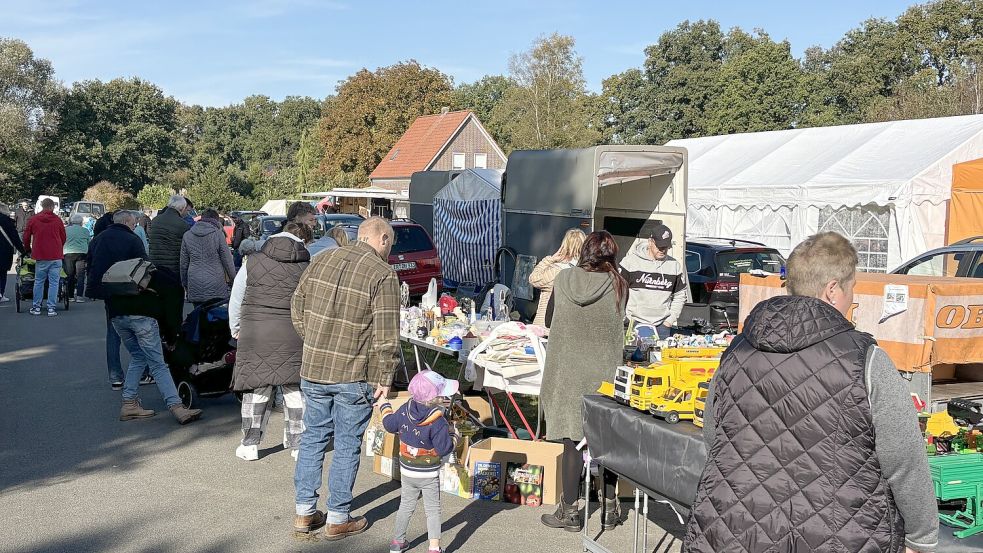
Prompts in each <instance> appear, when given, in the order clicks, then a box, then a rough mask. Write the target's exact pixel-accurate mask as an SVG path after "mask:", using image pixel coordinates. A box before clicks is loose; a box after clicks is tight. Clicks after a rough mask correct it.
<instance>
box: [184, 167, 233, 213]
mask: <svg viewBox="0 0 983 553" xmlns="http://www.w3.org/2000/svg"><path fill="white" fill-rule="evenodd" d="M188 196H189V197H190V198H191V199H192V201H194V203H195V206H196V209H198V210H199V211H200V210H201V209H204V208H206V207H212V208H215V209H217V210H219V211H221V212H227V211H231V210H233V209H240V208H242V207H243V206H244V205H245V204H246V199H245V198H243V197H242V196H240V195H239V194H237V193H235V191H233V190H232V189H231V188H230V187H229V178H228V175H227V174H226V173H225V171H223V170H222V168H221V167H220V166H219V165H218V163H213V164H211V165H209V166H208V167H207V168H206V169H205V172H204V173H203V174H201V175H200V176H199V177H197V179H196V180H195V181H194V182H193V183H192V185H191V186H190V187H189V188H188Z"/></svg>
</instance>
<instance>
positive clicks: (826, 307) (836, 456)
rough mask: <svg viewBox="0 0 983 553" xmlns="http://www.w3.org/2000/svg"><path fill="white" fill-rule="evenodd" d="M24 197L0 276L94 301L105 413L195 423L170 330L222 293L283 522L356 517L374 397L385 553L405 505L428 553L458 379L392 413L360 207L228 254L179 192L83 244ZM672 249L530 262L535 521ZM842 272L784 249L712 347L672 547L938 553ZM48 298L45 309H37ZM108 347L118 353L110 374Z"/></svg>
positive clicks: (835, 259) (672, 272) (576, 468)
mask: <svg viewBox="0 0 983 553" xmlns="http://www.w3.org/2000/svg"><path fill="white" fill-rule="evenodd" d="M41 206H42V208H43V210H42V212H41V213H39V214H38V215H36V216H34V217H31V218H30V219H29V220H27V221H26V224H25V226H24V229H23V232H18V231H17V229H16V228H14V227H13V225H14V224H15V221H12V220H11V219H10V218H9V217H7V216H3V217H0V230H2V231H3V237H4V238H5V239H6V240H4V241H3V242H0V248H2V249H0V269H4V266H3V265H4V263H7V266H6V268H7V269H9V266H10V265H9V262H10V257H11V255H12V254H13V252H20V253H21V254H27V253H30V255H32V257H33V259H34V260H35V263H36V281H35V293H34V299H33V302H34V303H33V306H32V310H31V312H32V313H33V314H35V315H38V314H41V312H42V299H43V297H44V294H43V288H42V289H41V290H40V291H39V289H38V287H39V286H41V287H43V286H44V283H45V282H47V283H48V285H49V286H51V283H52V282H54V287H53V288H49V290H57V279H58V278H59V275H60V272H61V269H62V263H63V262H64V264H65V267H66V274H68V275H69V277H68V278H69V281H70V282H69V288H70V289H71V290H74V292H72V293H73V294H74V296H75V297H77V298H79V299H81V297H82V296H83V295H84V296H86V297H90V298H95V299H101V300H104V305H105V313H106V323H107V331H106V332H107V334H106V353H107V366H108V373H109V383H110V385H111V387H112V388H113V389H114V390H121V391H122V400H121V403H122V405H121V411H120V420H124V421H126V420H134V419H141V418H146V417H150V416H153V415H154V414H155V413H154V412H153V411H152V410H150V409H145V408H144V407H143V406H142V405H141V403H140V398H139V394H138V391H139V386H140V384H142V383H150V382H155V383H156V385H157V388H158V390H159V392H160V394H161V396H162V398H163V400H164V403H165V405H166V406H167V408H168V409H169V410H170V411H171V412H172V413H173V415H174V417H175V418H176V419H177V421H178V422H179V423H181V424H186V423H188V422H191V421H194V420H196V419H198V418H199V417H200V416H201V414H202V413H201V411H200V410H198V409H189V408H186V407H185V406H184V405H183V404H182V403H181V400H180V399H179V398H178V395H177V392H176V390H175V386H174V381H173V379H172V378H171V375H170V372H169V370H168V367H167V364H166V362H165V360H164V357H165V356H164V353H163V352H164V350H165V348H168V347H169V345H171V344H173V343H174V340H175V338H176V336H177V333H178V332H179V331H180V325H181V321H182V316H183V312H184V303H185V301H186V300H187V301H189V302H191V303H193V304H195V305H202V304H208V303H210V302H216V301H221V302H227V303H228V306H229V327H230V332H231V335H232V337H233V338H234V339H236V340H237V346H238V351H237V360H236V363H235V368H234V372H233V380H232V384H231V386H232V388H233V389H234V390H236V391H239V392H242V394H243V396H242V411H241V431H242V438H241V441H240V444H239V445H238V447H237V448H236V450H235V455H236V457H238V458H239V459H242V460H245V461H254V460H257V459H258V458H259V457H260V455H259V447H260V444H261V442H262V438H263V435H264V433H265V431H266V426H267V423H268V419H269V417H270V414H271V412H272V410H273V404H274V403H275V402H276V401H277V399H276V398H278V397H280V398H282V403H283V412H284V419H285V421H284V430H283V447H284V448H285V449H287V450H289V451H290V453H291V455H292V456H293V458H294V459H295V460H296V467H295V473H294V484H295V503H294V507H295V516H294V519H293V530H294V531H295V532H298V533H310V532H314V531H316V530H319V529H321V528H322V527H323V532H322V536H323V538H324V539H327V540H340V539H344V538H346V537H348V536H352V535H356V534H359V533H361V532H364V531H365V530H366V528H367V527H368V526H369V524H370V521H368V520H366V519H365V518H364V517H362V516H357V515H355V514H354V513H352V510H351V509H352V503H353V492H352V490H353V489H354V484H355V478H356V473H357V471H358V468H359V463H360V451H361V447H362V440H363V436H364V434H365V431H366V427H367V426H368V424H369V420H370V418H371V416H372V412H373V409H374V408H379V409H380V410H381V415H382V416H383V419H382V422H383V425H384V426H385V428H386V430H388V431H389V432H393V433H396V434H398V436H399V441H400V444H401V445H400V452H399V462H400V465H401V467H402V478H401V488H402V491H401V503H400V508H399V512H398V514H397V518H396V527H395V528H394V531H393V539H392V541H391V542H390V551H392V552H402V551H405V550H406V549H407V547H408V545H407V544H408V542H407V540H406V531H407V525H408V520H409V517H410V516H411V515H412V513H413V511H414V509H415V507H416V505H417V503H418V501H419V499H420V497H422V498H423V502H424V509H425V511H426V517H427V530H428V539H429V551H431V552H439V551H441V549H440V531H441V529H440V526H441V524H440V523H441V519H440V492H439V483H438V480H437V479H438V469H439V466H440V459H441V457H443V456H445V455H447V454H448V453H450V452H451V451H452V450H453V448H454V446H455V444H456V441H457V440H459V439H460V436H458V435H457V434H456V432H455V431H454V429H453V426H451V425H448V423H447V421H446V420H445V418H444V416H443V411H442V409H441V408H440V405H441V404H442V402H443V399H442V398H445V397H448V396H452V395H454V394H455V393H457V383H456V381H451V380H447V379H444V378H443V377H442V376H440V375H439V374H437V373H435V372H433V371H429V370H424V371H420V372H418V373H417V374H416V375H415V376H414V377H413V379H412V380H411V382H410V385H409V388H410V395H411V399H410V401H408V402H407V403H406V404H404V405H403V406H401V407H400V408H399V409H393V408H392V406H390V405H389V404H388V403H386V397H387V396H388V395H389V389H390V386H391V385H392V382H393V377H394V375H395V373H396V370H397V367H398V363H399V359H400V355H399V348H400V342H399V308H400V293H399V280H398V278H397V275H396V273H395V272H394V271H393V269H392V267H391V266H390V265H389V263H388V256H389V253H390V250H391V248H392V246H393V241H394V238H395V237H394V232H393V229H392V226H391V225H390V224H389V222H388V221H387V220H385V219H383V218H380V217H371V218H369V219H366V220H365V221H364V222H362V224H361V225H360V226H359V228H358V239H357V241H355V242H354V243H350V244H349V243H348V237H347V235H346V234H345V233H344V232H343V231H341V229H336V230H338V231H341V232H330V233H328V234H327V235H325V236H323V237H321V238H319V239H317V240H315V238H314V232H313V228H314V224H315V222H314V216H315V212H314V209H313V207H311V206H310V205H309V204H305V203H301V202H298V203H296V204H294V205H292V206H291V208H290V211H289V212H288V216H287V221H286V222H285V223H284V225H283V228H282V230H281V232H279V233H276V234H273V235H272V236H270V237H269V238H268V239H266V240H265V241H261V240H259V239H256V238H252V237H243V238H240V239H238V240H237V242H238V244H237V246H238V252H237V253H238V255H237V256H236V258H234V257H233V255H232V253H231V251H230V249H229V247H228V245H227V244H226V242H225V237H224V233H223V232H222V224H221V220H220V218H219V215H218V213H217V212H215V211H214V210H211V209H205V210H204V211H203V212H202V215H201V218H200V219H199V220H198V221H192V222H191V223H190V224H189V222H188V220H187V219H188V213H189V210H190V206H191V204H190V201H189V200H188V199H187V198H184V197H183V196H180V195H175V196H173V197H171V199H170V201H169V203H168V206H167V207H166V208H165V209H164V210H162V211H161V212H160V213H159V214H158V215H157V216H156V217H155V218H154V219H153V221H152V222H151V224H150V225H149V231H148V232H146V240H144V239H143V238H141V236H139V235H138V232H137V230H136V229H138V228H141V227H140V225H138V215H139V214H135V213H133V212H130V211H117V212H115V213H112V214H107V217H108V218H109V220H108V221H107V222H106V224H104V225H103V226H102V227H101V228H99V225H96V227H97V229H96V232H95V235H94V236H93V237H92V239H91V240H90V239H89V237H88V236H87V233H85V232H84V229H83V228H82V227H81V226H80V225H79V221H77V220H72V221H70V224H69V226H68V229H67V230H66V228H65V226H64V225H63V224H62V222H61V221H60V219H58V218H57V216H56V215H54V213H53V207H54V206H53V204H52V203H51V202H50V201H45V202H42V204H41ZM102 222H103V221H100V223H102ZM79 229H81V230H79ZM4 242H5V243H6V246H5V245H4ZM148 242H149V244H148ZM672 243H673V236H672V231H671V230H670V229H669V228H668V227H666V226H664V225H656V226H655V227H654V228H653V229H652V231H651V235H650V236H649V237H648V240H646V241H645V242H643V243H642V244H640V245H639V246H638V247H637V248H635V249H633V250H632V251H631V252H628V254H627V255H625V256H623V257H624V259H623V260H621V261H620V262H619V261H618V259H619V257H622V256H619V252H618V245H617V242H616V241H615V239H614V237H613V236H612V235H611V234H609V233H608V232H606V231H596V232H592V233H589V234H585V233H583V232H582V231H580V230H578V229H573V230H570V231H569V232H567V233H566V235H565V236H564V239H563V241H562V244H561V246H560V248H559V250H558V251H557V252H556V253H555V254H554V255H552V256H548V257H546V258H544V259H543V260H542V261H541V262H540V264H539V265H537V266H536V267H535V269H534V271H533V272H532V274H531V277H530V283H531V284H532V285H533V286H535V287H537V288H539V289H541V290H542V294H541V300H540V303H539V310H538V313H537V318H536V321H535V322H537V323H539V324H542V325H544V326H547V327H549V332H550V341H549V354H548V355H547V357H546V364H545V368H544V375H543V382H542V392H541V401H542V405H543V410H544V414H545V418H546V424H547V426H546V438H547V439H548V440H551V441H555V442H558V443H561V444H562V445H563V448H564V449H563V455H562V458H561V463H560V467H559V470H560V476H561V479H560V480H561V488H560V490H559V491H560V493H559V504H558V506H557V509H556V511H555V512H554V513H552V514H548V515H544V516H543V517H542V522H543V524H544V525H546V526H548V527H551V528H557V529H564V530H569V531H577V530H580V529H581V528H582V527H583V520H582V518H581V511H580V508H579V507H578V505H579V504H578V497H579V495H580V492H581V489H580V488H581V482H582V480H581V477H582V474H583V471H584V470H585V466H584V456H583V453H582V452H581V451H580V449H579V447H580V442H581V441H582V440H583V437H584V433H583V427H582V415H581V399H582V397H583V396H584V395H585V394H590V393H594V391H595V390H597V389H598V387H599V385H600V383H601V382H602V381H604V380H608V379H610V377H611V374H612V372H613V370H614V368H615V367H617V366H618V365H620V364H622V362H623V359H622V356H623V351H624V336H625V322H626V320H628V321H631V322H632V323H637V324H646V325H651V326H653V327H654V328H656V329H657V333H658V335H659V336H661V337H665V336H667V335H668V334H669V331H670V328H672V327H673V326H674V325H676V324H677V322H678V321H677V320H678V318H679V316H680V312H681V310H682V307H683V302H684V301H685V297H686V291H685V282H686V280H685V274H684V273H683V270H684V268H683V265H682V264H681V263H680V262H679V261H678V260H676V259H673V258H672V257H671V256H669V250H670V248H671V246H672ZM8 252H9V253H10V255H8ZM237 259H239V260H240V261H241V268H239V269H238V270H237V268H236V265H237V263H236V260H237ZM132 260H145V261H148V262H149V263H152V265H153V267H154V270H153V272H152V273H151V274H152V277H151V279H150V280H149V282H148V283H147V284H146V287H145V288H144V289H142V290H141V291H140V292H139V293H137V294H134V295H119V294H113V293H109V292H107V291H106V290H104V287H103V286H102V281H103V276H104V275H105V274H106V273H107V271H109V270H110V269H111V268H112V267H113V265H114V264H116V263H119V262H121V261H132ZM83 266H84V269H83ZM856 266H857V253H856V250H855V249H854V248H853V246H852V245H851V244H850V242H849V241H847V240H846V239H845V238H843V237H842V236H840V235H837V234H835V233H823V234H819V235H816V236H813V237H810V238H809V239H807V240H806V241H804V242H803V243H802V244H800V245H799V246H797V247H796V248H795V249H794V251H793V252H792V254H791V256H790V258H789V261H788V267H787V274H788V291H789V295H788V296H782V297H776V298H773V299H770V300H767V301H765V302H762V303H761V304H760V305H758V306H757V307H756V308H755V309H754V310H753V311H752V313H751V315H750V317H749V318H748V320H747V323H746V327H745V329H744V331H743V332H742V334H740V335H739V336H738V337H737V338H736V339H735V341H734V344H733V345H732V346H731V347H730V348H729V349H728V350H727V352H726V353H725V354H724V356H723V358H722V360H721V364H720V368H719V370H718V371H717V373H716V374H715V376H714V378H713V379H712V381H711V384H710V391H709V396H708V397H707V399H706V414H705V418H704V431H703V432H704V440H705V443H706V449H707V452H708V459H707V463H706V467H705V469H704V471H703V475H702V478H701V479H700V484H699V489H698V492H697V494H696V498H695V501H694V505H693V509H692V513H691V516H690V519H689V522H688V525H687V527H686V537H685V540H684V545H683V547H684V550H686V551H693V552H696V551H764V550H783V551H784V550H831V551H862V550H867V549H870V548H869V547H867V545H865V544H870V543H873V544H876V549H877V550H879V551H892V552H894V551H897V552H900V551H902V550H904V548H907V550H908V551H913V552H918V551H932V550H933V549H934V547H935V543H936V542H937V537H938V520H937V516H936V512H935V510H934V505H935V499H934V493H933V491H932V489H931V478H930V477H929V476H928V467H927V463H926V461H925V459H924V458H923V456H920V455H911V452H912V451H917V450H920V448H921V447H920V446H921V438H920V433H919V431H918V428H917V424H916V419H915V417H914V413H913V411H912V409H913V408H912V404H911V402H910V400H909V398H908V394H907V391H906V387H905V386H904V383H903V382H902V380H901V378H900V376H899V374H898V373H897V371H896V369H895V368H894V366H893V364H892V363H891V360H890V359H889V358H888V357H887V355H886V354H885V353H884V351H883V350H881V349H880V348H878V347H877V344H876V342H875V341H874V340H873V339H872V338H871V337H870V336H869V335H866V334H863V333H860V332H858V331H857V330H855V329H854V328H853V325H852V324H851V323H850V322H849V321H848V320H847V319H846V317H845V315H846V313H847V310H848V309H849V307H850V305H851V304H852V301H853V299H852V296H853V284H854V282H855V272H856ZM5 274H6V271H5V270H4V271H0V277H2V278H5ZM3 284H4V283H3V281H0V291H2V290H3ZM82 290H84V294H83V293H82ZM52 297H53V296H52V294H49V295H48V304H47V313H48V315H51V316H54V315H57V311H56V305H55V304H54V302H53V299H52ZM121 345H122V346H124V347H126V349H127V351H128V352H129V354H130V364H129V366H128V367H127V369H126V370H125V371H124V370H123V368H122V367H121V365H120V361H119V358H120V355H119V349H120V346H121ZM748 413H754V415H751V416H749V415H748ZM908 414H910V415H911V416H907V415H908ZM875 438H876V439H875ZM776 444H777V445H776ZM330 445H333V454H332V456H331V461H330V468H329V470H328V476H327V483H326V486H325V485H324V484H325V483H324V482H322V474H323V469H324V464H325V459H326V453H327V451H328V449H329V446H330ZM601 481H602V484H603V485H602V486H601V488H602V494H603V495H602V497H603V510H602V523H603V526H604V528H606V529H611V528H613V527H615V526H617V525H618V524H620V523H621V522H622V518H623V514H622V512H621V508H620V503H619V501H618V498H617V493H616V486H617V482H618V479H617V476H616V475H615V474H614V473H611V472H607V471H605V473H604V474H603V476H602V479H601ZM325 487H326V491H327V494H326V499H325V501H324V502H323V508H320V507H319V504H322V502H321V500H320V495H321V493H322V491H323V488H325ZM762 513H764V515H763V514H762ZM769 548H770V549H769ZM865 548H867V549H865Z"/></svg>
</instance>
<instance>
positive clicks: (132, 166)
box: [40, 78, 181, 197]
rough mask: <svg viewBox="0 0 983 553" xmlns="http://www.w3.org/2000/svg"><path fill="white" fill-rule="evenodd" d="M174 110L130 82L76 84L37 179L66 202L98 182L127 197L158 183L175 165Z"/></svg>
mask: <svg viewBox="0 0 983 553" xmlns="http://www.w3.org/2000/svg"><path fill="white" fill-rule="evenodd" d="M177 107H178V103H177V101H176V100H174V99H173V98H171V97H167V96H164V93H163V92H161V90H160V89H159V88H157V87H156V86H155V85H153V84H151V83H148V82H146V81H143V80H140V79H136V78H134V79H114V80H112V81H109V82H102V81H84V82H81V83H76V84H75V85H74V86H73V87H72V89H71V91H70V92H69V93H68V95H67V97H66V99H65V103H64V107H63V111H62V114H61V120H60V122H59V124H58V127H57V130H56V131H55V134H54V136H53V137H52V139H51V140H50V141H49V142H48V143H46V145H45V148H44V151H43V152H42V159H41V163H40V165H41V166H42V171H41V178H42V179H43V180H46V181H48V182H57V183H61V184H62V186H63V189H64V191H65V192H66V193H67V194H68V196H69V197H78V196H80V195H81V192H82V189H83V187H84V186H85V183H89V182H95V181H99V180H109V181H112V182H115V183H117V185H118V186H120V188H122V189H123V190H126V191H128V192H131V193H134V192H138V191H139V190H140V189H141V188H143V187H144V186H146V185H148V184H152V183H157V182H160V181H161V180H162V179H163V178H164V177H165V176H166V175H167V174H168V173H170V172H172V171H174V170H175V169H177V168H178V167H179V166H180V165H181V159H180V157H179V154H180V152H179V149H178V142H177V136H176V135H177V133H176V130H177Z"/></svg>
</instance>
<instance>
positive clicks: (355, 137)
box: [318, 60, 451, 182]
mask: <svg viewBox="0 0 983 553" xmlns="http://www.w3.org/2000/svg"><path fill="white" fill-rule="evenodd" d="M450 100H451V79H450V77H448V76H447V75H445V74H443V73H441V72H440V71H438V70H436V69H432V68H429V67H423V66H421V65H420V64H419V63H417V62H416V61H413V60H411V61H408V62H403V63H397V64H396V65H390V66H388V67H381V68H379V69H376V70H375V71H369V70H368V69H362V70H360V71H358V72H357V73H356V74H354V75H352V76H351V77H349V78H348V79H346V80H345V81H344V82H342V83H341V84H340V85H339V86H338V90H337V95H336V96H335V97H334V98H333V99H332V100H331V102H329V103H328V104H327V105H326V106H325V108H324V111H323V116H322V118H321V122H320V126H319V129H318V138H319V140H320V142H321V146H322V150H323V152H324V155H323V157H322V161H321V166H320V172H321V173H322V174H324V175H336V174H339V173H350V174H352V175H354V176H355V178H357V179H361V180H362V181H363V182H364V179H365V178H366V177H367V176H368V174H369V173H370V172H371V171H372V170H373V169H375V167H376V165H378V164H379V162H380V161H381V160H382V156H383V155H385V154H386V152H387V151H388V150H389V149H390V148H392V146H393V144H395V143H396V141H397V140H399V137H400V136H402V134H403V133H404V132H406V129H407V128H409V126H410V124H411V123H412V122H413V121H414V120H415V119H416V118H417V117H419V116H421V115H429V114H433V113H438V112H440V109H441V107H444V106H450Z"/></svg>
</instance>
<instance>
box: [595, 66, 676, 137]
mask: <svg viewBox="0 0 983 553" xmlns="http://www.w3.org/2000/svg"><path fill="white" fill-rule="evenodd" d="M654 96H655V91H654V90H653V89H652V87H651V85H650V84H649V82H648V80H647V79H646V78H645V74H644V73H643V72H642V71H641V70H639V69H629V70H627V71H625V72H624V73H619V74H617V75H612V76H610V77H608V78H607V79H604V81H603V82H602V83H601V94H600V96H599V97H598V101H597V103H596V106H597V124H598V125H599V128H601V129H602V134H603V142H605V143H608V144H654V143H655V142H656V141H657V140H658V139H659V138H660V137H658V136H653V131H654V129H655V127H654V123H655V119H656V113H655V109H654V106H652V100H653V97H654Z"/></svg>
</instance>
